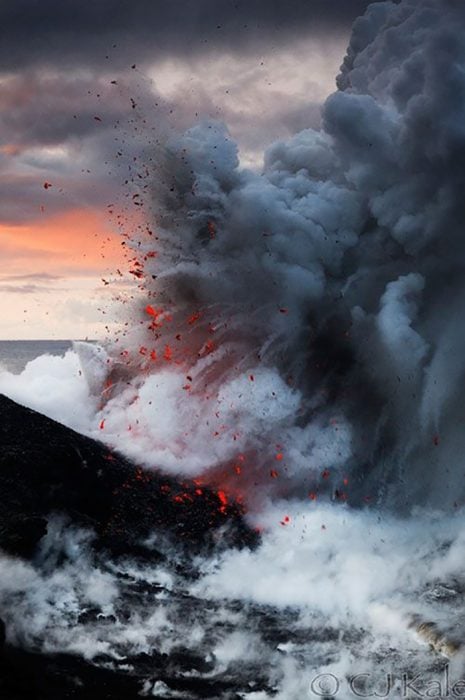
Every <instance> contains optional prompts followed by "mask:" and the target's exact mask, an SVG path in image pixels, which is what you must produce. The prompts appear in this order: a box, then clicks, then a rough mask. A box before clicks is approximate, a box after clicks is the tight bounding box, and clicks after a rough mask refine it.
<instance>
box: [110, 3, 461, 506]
mask: <svg viewBox="0 0 465 700" xmlns="http://www.w3.org/2000/svg"><path fill="white" fill-rule="evenodd" d="M464 20H465V9H464V7H463V5H462V4H460V3H454V2H447V1H446V0H444V1H441V0H425V1H422V2H417V1H410V0H405V1H404V2H402V3H401V4H399V5H397V4H394V3H392V2H383V3H377V4H375V5H373V6H371V7H370V8H369V9H368V11H367V13H366V15H365V16H364V17H362V18H360V19H359V20H357V21H356V22H355V25H354V28H353V35H352V38H351V41H350V46H349V50H348V53H347V56H346V58H345V60H344V63H343V66H342V69H341V74H340V75H339V76H338V79H337V82H338V87H339V90H338V91H337V92H335V93H334V94H333V95H331V96H330V97H329V98H328V100H327V102H326V105H325V107H324V112H323V125H324V128H323V130H321V131H314V130H311V129H309V130H305V131H303V132H301V133H299V134H297V135H296V136H294V137H293V138H292V139H290V141H288V142H285V143H276V144H274V145H272V146H271V147H270V148H269V150H268V151H267V153H266V155H265V161H264V168H263V172H261V173H256V172H251V171H248V170H243V169H241V167H240V165H239V159H238V153H237V148H236V146H235V144H234V143H233V142H232V140H231V138H230V137H229V135H228V132H227V129H226V127H225V126H223V125H222V124H219V123H202V124H199V125H197V126H194V127H193V128H191V129H190V130H188V131H187V132H186V133H185V134H184V135H182V136H180V137H179V138H177V139H174V140H172V141H171V142H170V143H168V144H167V146H166V149H165V152H164V154H163V172H164V175H163V177H159V176H158V177H157V180H156V182H154V184H153V188H152V190H153V191H152V198H153V199H152V202H153V210H154V212H155V214H154V218H155V221H153V222H151V229H150V231H149V232H147V234H146V235H145V237H143V236H142V237H138V238H137V239H136V240H133V241H132V243H131V245H132V247H133V249H134V255H135V259H134V264H135V265H136V269H135V272H136V273H137V272H139V279H140V280H141V285H142V287H143V289H144V291H145V292H146V294H147V298H146V301H147V303H148V305H147V306H145V302H144V307H143V308H142V309H140V319H142V321H143V322H142V323H140V324H139V327H138V328H137V330H136V331H132V332H130V333H129V334H128V335H127V336H126V337H125V338H121V339H120V340H119V345H118V344H117V345H116V347H119V349H120V350H121V351H122V352H123V355H122V356H121V357H122V358H123V365H124V363H125V362H126V364H127V365H128V366H132V368H133V369H132V373H133V378H132V381H131V384H130V385H127V384H124V383H123V384H122V385H121V386H122V387H124V389H121V388H119V389H118V388H114V389H113V392H114V393H113V394H112V397H110V400H109V401H108V403H106V406H105V407H104V409H103V411H102V414H101V415H102V418H105V421H106V423H105V425H106V430H107V431H108V433H107V435H108V438H109V439H110V440H112V439H115V441H116V443H117V444H119V445H120V446H121V444H123V447H124V448H125V449H126V450H127V451H129V453H130V454H133V455H137V454H138V453H139V454H144V455H147V454H148V452H150V458H149V461H150V460H153V463H154V464H162V466H164V467H166V468H168V469H170V470H175V471H176V470H182V471H187V472H188V473H191V474H198V473H199V472H200V471H205V470H210V471H211V470H213V471H215V470H216V471H218V470H220V471H221V473H222V478H223V479H224V478H226V477H225V475H226V474H227V475H228V477H227V478H228V480H230V481H234V483H235V484H236V490H238V491H241V483H242V484H243V485H244V486H247V483H248V484H249V485H250V482H251V481H252V482H256V481H257V480H258V481H259V483H260V484H261V485H262V486H263V485H264V484H265V483H266V484H268V485H269V486H270V488H271V486H272V487H273V489H274V490H278V491H279V492H280V494H281V495H282V494H283V493H288V494H299V495H305V497H306V496H307V495H308V492H309V491H314V490H322V483H325V480H324V479H323V480H322V478H321V475H322V474H324V475H325V476H327V472H326V471H325V470H329V472H330V474H329V478H328V479H327V480H326V483H329V482H330V483H331V488H332V490H333V491H336V492H337V493H338V494H339V496H340V497H342V498H348V499H349V500H352V502H354V503H355V502H363V500H369V499H373V497H375V498H383V499H385V498H387V499H388V500H389V501H390V502H394V503H396V505H407V506H408V505H411V504H413V503H423V502H427V501H428V500H429V499H430V498H433V499H434V501H435V503H441V504H443V505H451V504H452V502H457V501H458V502H460V499H461V498H462V497H463V496H464V495H465V485H464V484H463V480H462V468H463V464H462V458H461V454H463V451H464V448H465V443H464V438H463V431H462V430H461V427H460V421H461V388H462V385H463V384H462V379H463V371H464V361H463V350H464V349H465V348H464V343H465V335H464V333H463V332H462V329H461V327H462V323H461V319H462V313H463V311H464V305H465V297H464V294H465V287H464V281H463V280H464V277H463V265H464V260H463V259H464V256H465V244H464V243H463V242H462V227H463V218H464V205H463V197H462V195H461V192H462V189H463V185H464V173H463V162H464V157H465V132H464V127H463V124H464V123H465V122H464V116H465V99H464V98H465V96H464V85H465V81H464V77H463V66H464V64H465V44H464V40H463V26H464V25H463V23H464ZM124 343H126V344H124ZM121 344H123V345H121ZM126 354H128V356H127V357H126ZM134 366H136V367H137V379H134ZM140 369H142V376H141V374H140ZM144 373H145V374H144ZM134 423H136V425H137V431H138V434H139V435H140V441H142V443H143V447H142V448H141V449H140V448H139V447H138V446H137V442H138V441H137V440H136V441H133V440H127V439H126V437H125V438H121V436H122V431H123V430H125V431H127V428H128V425H129V424H132V429H134ZM128 442H129V443H134V444H129V445H128ZM140 444H141V442H139V445H140ZM238 456H239V458H240V459H241V460H242V461H243V464H242V467H241V469H240V475H239V474H238V478H237V479H235V478H234V477H233V476H231V475H232V473H233V471H234V468H235V467H237V459H238ZM276 460H278V461H276ZM146 461H147V459H146ZM226 465H228V467H227V468H226ZM239 466H240V465H239ZM236 471H237V472H239V468H236ZM247 474H248V475H249V476H247ZM274 477H276V478H275V479H274V481H273V478H274ZM247 479H248V482H247ZM241 480H242V481H241ZM345 486H347V488H345Z"/></svg>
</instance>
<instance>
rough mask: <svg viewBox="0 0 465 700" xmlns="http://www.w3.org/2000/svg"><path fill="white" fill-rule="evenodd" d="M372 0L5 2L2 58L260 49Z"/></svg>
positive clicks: (9, 62) (82, 58) (38, 60)
mask: <svg viewBox="0 0 465 700" xmlns="http://www.w3.org/2000/svg"><path fill="white" fill-rule="evenodd" d="M367 4H368V3H367V0H333V1H332V2H331V3H330V4H328V2H327V1H326V0H311V1H309V2H302V1H301V0H277V1H276V2H273V3H272V4H270V3H269V2H265V0H247V2H246V0H234V1H233V0H199V1H198V2H196V3H185V2H181V0H176V1H175V2H174V1H173V0H157V1H156V2H153V1H152V0H135V2H132V3H127V2H126V1H125V0H101V2H99V3H81V4H80V5H78V6H77V5H76V4H75V3H73V2H72V1H71V0H67V1H66V2H62V1H59V0H47V1H45V2H42V3H40V6H35V5H33V4H31V2H30V0H18V2H15V3H14V4H12V3H5V4H3V5H2V7H1V8H0V27H1V30H0V31H1V33H0V64H1V65H3V67H4V68H5V69H9V70H17V69H18V68H19V67H26V66H30V65H38V64H47V65H60V66H62V67H65V66H66V67H67V68H69V66H70V65H76V64H80V65H104V64H105V63H107V64H109V63H111V65H112V66H113V67H115V68H121V67H122V66H129V65H131V64H133V63H135V62H143V63H147V62H150V61H153V60H154V59H155V58H156V57H161V56H164V57H166V56H170V55H177V56H179V55H184V56H192V55H198V54H200V53H205V52H208V51H217V50H218V49H221V50H226V49H227V50H229V51H238V52H241V53H242V52H244V51H245V52H256V50H257V46H260V47H263V46H264V45H265V46H266V45H269V44H270V43H273V44H275V45H276V44H280V43H287V42H288V41H289V40H292V39H295V38H299V37H302V36H303V35H308V34H311V33H315V32H318V31H321V30H322V28H323V29H326V30H333V31H341V30H343V31H347V30H348V28H349V26H350V23H351V21H352V20H353V19H354V17H356V16H357V15H358V14H360V13H361V12H363V10H364V9H365V7H366V6H367Z"/></svg>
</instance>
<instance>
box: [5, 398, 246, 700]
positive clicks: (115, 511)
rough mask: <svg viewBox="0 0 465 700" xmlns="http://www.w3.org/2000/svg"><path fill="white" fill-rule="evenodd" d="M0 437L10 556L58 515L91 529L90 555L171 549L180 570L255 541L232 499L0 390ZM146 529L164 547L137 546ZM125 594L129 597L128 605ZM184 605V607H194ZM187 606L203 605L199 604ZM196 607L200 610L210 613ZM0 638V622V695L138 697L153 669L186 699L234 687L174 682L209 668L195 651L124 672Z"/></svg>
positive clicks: (27, 553) (48, 699) (24, 554)
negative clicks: (152, 467) (146, 466)
mask: <svg viewBox="0 0 465 700" xmlns="http://www.w3.org/2000/svg"><path fill="white" fill-rule="evenodd" d="M0 435H1V453H0V495H1V510H0V549H1V550H3V551H4V552H5V553H7V554H9V555H13V556H16V557H21V558H23V559H33V558H34V555H35V553H36V552H37V548H38V547H39V546H40V542H41V539H42V538H43V536H44V535H45V534H46V533H47V526H48V523H49V521H50V519H51V518H54V517H56V516H57V515H60V516H65V518H66V519H67V520H68V521H69V523H70V524H71V525H78V526H85V527H86V528H89V529H91V530H92V531H93V532H94V533H95V538H94V540H93V543H92V546H93V547H94V552H95V556H96V557H100V558H103V557H104V558H106V559H108V558H110V559H113V560H116V559H117V558H118V557H121V556H126V557H127V556H129V557H132V558H135V559H143V560H144V561H145V562H148V563H150V562H151V561H153V562H154V563H156V562H159V561H160V560H163V559H164V558H165V559H166V558H167V556H168V557H169V554H168V555H167V552H172V553H173V554H176V560H177V562H178V564H177V566H178V568H179V561H181V562H182V561H185V563H186V564H185V568H186V571H188V570H189V560H190V558H191V556H192V555H193V554H199V553H205V554H207V553H211V552H212V551H215V550H217V549H219V548H224V547H244V546H247V547H251V546H254V545H255V544H256V543H257V537H258V536H257V535H256V533H255V532H253V531H252V530H251V529H250V528H249V527H248V526H247V525H246V524H245V522H244V520H243V518H242V512H241V508H240V506H238V505H237V504H234V503H230V504H227V505H224V504H223V503H222V501H221V499H220V498H219V496H218V494H216V493H215V492H213V491H210V490H208V489H205V488H201V489H199V487H198V486H197V485H196V484H193V483H191V482H188V481H182V482H181V481H179V480H176V479H174V478H170V477H167V476H164V475H161V474H159V473H157V472H152V471H151V472H147V471H143V470H142V469H140V468H139V467H137V466H135V465H134V464H131V463H130V462H129V461H128V460H126V459H124V458H123V457H121V456H120V455H118V454H116V453H114V452H111V451H110V450H109V449H108V448H107V447H105V446H104V445H102V444H100V443H99V442H96V441H94V440H91V439H89V438H86V437H84V436H82V435H79V434H78V433H76V432H74V431H72V430H70V429H68V428H66V427H64V426H62V425H60V424H58V423H56V422H55V421H53V420H50V419H48V418H46V417H45V416H42V415H40V414H38V413H36V412H35V411H32V410H30V409H27V408H24V407H22V406H19V405H18V404H16V403H14V402H13V401H11V400H9V399H7V398H6V397H4V396H0ZM154 532H155V533H156V534H157V543H158V542H159V541H160V540H162V541H164V542H165V546H163V547H162V548H161V550H162V551H157V550H154V549H153V547H152V548H151V547H146V546H144V538H147V537H148V536H149V535H150V534H151V533H154ZM181 568H182V565H181ZM131 595H132V596H133V595H137V591H135V592H134V591H133V592H132V593H131ZM130 601H131V596H130V597H129V603H128V605H130V604H131V602H130ZM186 605H187V606H188V607H189V606H190V608H189V609H190V610H191V614H192V609H193V607H192V606H193V605H194V604H193V603H192V604H191V603H189V601H187V602H186ZM195 605H197V606H199V605H202V606H203V608H205V603H202V602H201V601H195ZM195 605H194V608H195ZM194 614H196V613H194ZM198 614H199V615H200V617H202V616H208V614H209V611H208V610H204V609H202V610H199V611H198ZM0 615H1V611H0ZM4 639H5V630H4V626H3V623H2V624H1V625H0V648H1V650H2V651H1V653H0V698H1V700H10V699H11V700H13V699H15V698H18V699H19V698H31V700H42V699H43V700H55V698H56V699H57V700H58V698H59V699H60V700H63V699H64V698H94V697H95V698H99V700H104V699H105V698H115V699H119V698H125V699H126V700H127V699H129V698H138V697H140V695H139V693H140V690H141V679H142V680H143V678H144V677H147V676H149V675H152V677H153V674H154V673H156V677H158V678H159V679H162V680H163V679H165V680H166V682H168V681H169V683H170V687H172V688H177V689H178V690H180V691H181V692H184V693H187V696H186V697H193V698H201V697H212V698H213V697H219V696H220V695H221V696H223V694H224V693H225V692H226V693H229V691H231V692H233V691H232V686H233V685H234V682H233V681H232V680H231V679H229V681H226V680H223V681H219V680H216V681H215V680H213V679H210V680H205V681H203V680H201V678H197V679H191V680H182V671H183V669H184V668H192V667H198V671H199V672H200V673H201V672H202V670H204V671H209V670H211V669H202V668H201V666H202V664H203V665H205V662H204V661H203V660H202V658H201V656H199V657H198V658H193V657H192V656H189V653H187V652H186V653H185V654H183V653H182V652H178V653H177V654H172V655H170V656H169V657H168V656H166V655H161V654H158V653H156V652H155V653H154V654H153V655H151V656H150V657H148V656H147V657H145V655H142V657H141V658H138V659H131V662H132V663H133V666H134V668H135V669H136V671H135V672H134V673H133V674H132V675H131V674H128V673H127V672H126V673H123V672H122V671H121V672H120V671H118V670H108V669H105V668H99V666H98V662H97V663H93V664H91V663H88V662H86V661H84V660H83V659H80V658H79V657H77V656H71V655H65V654H63V655H61V654H59V655H57V654H55V655H50V654H40V653H34V652H33V651H31V650H23V649H15V648H12V647H11V646H9V645H5V643H4ZM236 689H237V688H236ZM160 697H161V696H160ZM231 697H234V693H233V695H232V696H231Z"/></svg>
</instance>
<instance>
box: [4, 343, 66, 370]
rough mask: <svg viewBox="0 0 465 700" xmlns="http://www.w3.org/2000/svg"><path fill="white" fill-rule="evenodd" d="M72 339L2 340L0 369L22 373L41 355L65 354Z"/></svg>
mask: <svg viewBox="0 0 465 700" xmlns="http://www.w3.org/2000/svg"><path fill="white" fill-rule="evenodd" d="M71 347H72V341H71V340H0V370H2V369H7V370H8V371H9V372H13V373H14V374H20V373H21V372H22V371H23V369H24V368H25V366H26V365H27V363H28V362H30V361H31V360H33V359H34V358H36V357H39V355H64V354H65V352H66V351H67V350H69V349H70V348H71Z"/></svg>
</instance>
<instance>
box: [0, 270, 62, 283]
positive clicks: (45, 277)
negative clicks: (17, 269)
mask: <svg viewBox="0 0 465 700" xmlns="http://www.w3.org/2000/svg"><path fill="white" fill-rule="evenodd" d="M1 279H2V280H3V281H4V282H23V281H24V282H25V281H31V282H56V281H58V280H60V279H61V277H58V276H57V275H51V274H50V273H49V272H33V273H30V274H27V275H2V276H1Z"/></svg>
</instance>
